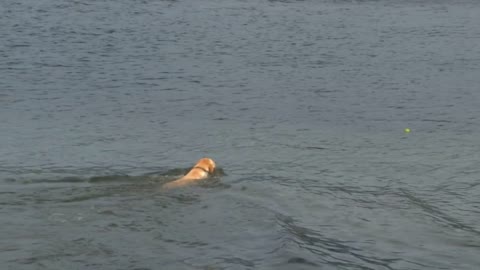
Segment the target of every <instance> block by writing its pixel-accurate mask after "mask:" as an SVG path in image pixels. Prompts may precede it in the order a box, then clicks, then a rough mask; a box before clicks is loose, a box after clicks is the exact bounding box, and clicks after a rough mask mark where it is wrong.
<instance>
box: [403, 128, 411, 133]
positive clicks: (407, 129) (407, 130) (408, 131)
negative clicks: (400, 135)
mask: <svg viewBox="0 0 480 270" xmlns="http://www.w3.org/2000/svg"><path fill="white" fill-rule="evenodd" d="M403 131H404V132H405V133H410V131H411V130H410V129H409V128H405V129H404V130H403Z"/></svg>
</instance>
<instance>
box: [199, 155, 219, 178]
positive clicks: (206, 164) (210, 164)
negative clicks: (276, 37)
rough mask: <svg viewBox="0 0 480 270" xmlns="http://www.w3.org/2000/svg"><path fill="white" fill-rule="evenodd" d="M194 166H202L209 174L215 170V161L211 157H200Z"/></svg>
mask: <svg viewBox="0 0 480 270" xmlns="http://www.w3.org/2000/svg"><path fill="white" fill-rule="evenodd" d="M194 167H198V168H202V169H204V170H205V171H207V172H208V173H209V174H213V172H215V168H216V165H215V161H213V159H211V158H202V159H200V160H199V161H198V162H197V164H195V166H194Z"/></svg>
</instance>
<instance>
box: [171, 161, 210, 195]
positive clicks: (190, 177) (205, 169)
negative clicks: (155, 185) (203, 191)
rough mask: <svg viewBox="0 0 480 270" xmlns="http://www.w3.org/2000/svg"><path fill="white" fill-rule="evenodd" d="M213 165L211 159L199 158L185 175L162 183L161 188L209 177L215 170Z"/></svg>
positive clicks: (178, 185)
mask: <svg viewBox="0 0 480 270" xmlns="http://www.w3.org/2000/svg"><path fill="white" fill-rule="evenodd" d="M215 167H216V165H215V161H213V159H211V158H201V159H200V160H199V161H198V162H197V163H196V164H195V166H193V168H192V169H191V170H190V171H189V172H188V173H187V174H186V175H184V176H183V177H181V178H179V179H177V180H175V181H172V182H169V183H166V184H164V185H163V186H162V188H165V189H170V188H176V187H183V186H187V185H190V184H193V183H195V182H196V181H198V180H202V179H205V178H207V177H209V176H210V175H211V174H212V173H213V172H214V171H215Z"/></svg>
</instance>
